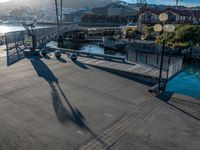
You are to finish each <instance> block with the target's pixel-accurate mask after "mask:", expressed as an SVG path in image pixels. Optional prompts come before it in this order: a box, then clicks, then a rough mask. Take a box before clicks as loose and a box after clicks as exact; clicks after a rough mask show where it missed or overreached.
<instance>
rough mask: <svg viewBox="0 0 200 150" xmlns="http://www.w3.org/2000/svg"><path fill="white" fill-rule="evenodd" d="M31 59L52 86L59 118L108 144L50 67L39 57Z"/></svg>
mask: <svg viewBox="0 0 200 150" xmlns="http://www.w3.org/2000/svg"><path fill="white" fill-rule="evenodd" d="M30 61H31V63H32V65H33V67H34V69H35V71H36V72H37V74H38V76H39V77H41V78H43V79H45V80H46V81H47V82H48V84H49V86H50V88H51V95H52V102H53V108H54V111H55V113H56V116H57V118H58V120H59V121H60V122H61V123H63V124H65V123H67V121H70V122H72V123H74V124H75V125H76V126H78V127H79V128H81V129H82V130H85V131H87V132H88V133H90V134H91V135H92V137H93V138H95V139H96V140H98V141H99V142H100V143H102V144H103V145H106V144H105V143H104V142H103V141H102V140H101V139H100V138H98V136H97V135H96V134H95V133H94V132H93V131H92V130H91V129H90V128H89V127H88V126H87V124H86V123H85V118H84V116H83V115H82V113H81V112H80V111H79V110H78V109H77V108H74V107H73V106H72V105H71V103H70V101H69V100H68V98H67V96H66V95H65V93H64V92H63V90H62V88H61V87H60V85H59V81H58V79H57V78H56V76H55V75H54V73H53V72H52V71H51V70H50V69H49V67H48V66H47V65H46V64H45V63H44V62H43V61H42V60H41V59H39V58H30ZM62 99H64V100H65V102H66V104H67V106H68V109H67V108H66V107H65V106H64V104H63V102H62Z"/></svg>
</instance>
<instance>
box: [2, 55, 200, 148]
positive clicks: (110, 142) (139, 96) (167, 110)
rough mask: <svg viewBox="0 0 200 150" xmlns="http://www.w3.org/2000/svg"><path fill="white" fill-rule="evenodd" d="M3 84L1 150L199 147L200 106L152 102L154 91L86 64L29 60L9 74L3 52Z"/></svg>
mask: <svg viewBox="0 0 200 150" xmlns="http://www.w3.org/2000/svg"><path fill="white" fill-rule="evenodd" d="M93 65H95V64H93ZM0 85H1V90H0V114H1V115H0V148H1V149H2V150H10V149H11V150H12V149H14V150H27V149H28V150H35V149H37V150H44V149H48V150H55V149H56V150H71V149H87V150H93V149H112V150H135V149H136V150H137V149H138V150H161V149H162V150H163V149H164V150H167V149H169V150H188V149H190V150H198V149H199V147H200V142H199V141H200V101H197V100H195V99H192V98H187V97H185V96H184V97H182V96H177V95H171V94H169V93H166V95H161V96H160V98H155V97H154V96H153V95H152V94H151V93H149V92H148V89H149V84H147V83H144V82H139V81H138V80H135V78H134V76H133V77H130V76H129V77H126V76H123V75H119V74H116V73H115V72H112V71H107V70H102V69H99V68H98V67H94V66H91V65H87V64H85V63H84V62H83V59H81V58H79V61H77V62H76V63H74V62H72V61H71V60H70V59H69V58H67V56H63V58H62V59H59V60H57V59H55V58H54V57H53V55H50V57H46V58H38V57H29V58H25V59H22V60H21V61H19V62H17V63H15V64H13V65H11V66H9V67H8V66H6V57H5V55H3V52H2V56H0ZM168 96H169V97H168ZM171 96H172V98H170V97H171Z"/></svg>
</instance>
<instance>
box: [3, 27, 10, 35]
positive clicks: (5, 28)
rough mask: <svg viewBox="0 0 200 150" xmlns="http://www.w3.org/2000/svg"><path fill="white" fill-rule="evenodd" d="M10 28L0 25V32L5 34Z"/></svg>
mask: <svg viewBox="0 0 200 150" xmlns="http://www.w3.org/2000/svg"><path fill="white" fill-rule="evenodd" d="M10 31H11V30H10V28H9V27H7V26H0V34H5V33H7V32H10Z"/></svg>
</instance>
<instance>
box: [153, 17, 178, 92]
mask: <svg viewBox="0 0 200 150" xmlns="http://www.w3.org/2000/svg"><path fill="white" fill-rule="evenodd" d="M159 20H160V21H161V22H162V24H156V25H155V26H154V31H156V32H162V38H163V39H162V50H161V62H160V71H159V79H158V92H160V91H161V90H162V86H161V80H162V70H163V59H164V49H165V38H166V37H165V33H170V32H174V30H175V26H174V25H172V24H165V22H166V21H167V20H168V15H167V13H161V14H160V15H159Z"/></svg>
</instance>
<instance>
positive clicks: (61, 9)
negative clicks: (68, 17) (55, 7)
mask: <svg viewBox="0 0 200 150" xmlns="http://www.w3.org/2000/svg"><path fill="white" fill-rule="evenodd" d="M62 19H63V0H60V26H61V28H62V21H63V20H62Z"/></svg>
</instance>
